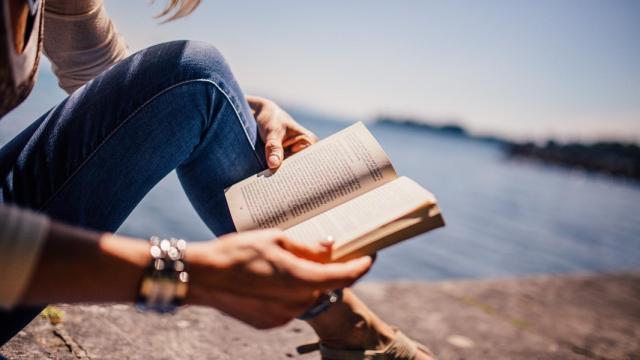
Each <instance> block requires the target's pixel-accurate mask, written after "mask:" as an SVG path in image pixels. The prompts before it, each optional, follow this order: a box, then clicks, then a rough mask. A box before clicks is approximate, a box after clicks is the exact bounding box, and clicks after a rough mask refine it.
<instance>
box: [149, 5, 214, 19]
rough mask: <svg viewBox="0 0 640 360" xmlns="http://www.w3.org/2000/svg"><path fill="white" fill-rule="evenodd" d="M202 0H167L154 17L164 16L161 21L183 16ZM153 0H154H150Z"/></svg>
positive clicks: (189, 12)
mask: <svg viewBox="0 0 640 360" xmlns="http://www.w3.org/2000/svg"><path fill="white" fill-rule="evenodd" d="M201 1H202V0H168V2H167V5H165V7H164V9H162V11H161V12H160V14H158V15H156V18H162V17H165V16H166V19H165V20H164V21H163V22H167V21H172V20H176V19H179V18H182V17H185V16H187V15H189V14H191V13H192V12H193V10H195V9H196V8H197V7H198V5H200V2H201ZM152 2H154V1H152Z"/></svg>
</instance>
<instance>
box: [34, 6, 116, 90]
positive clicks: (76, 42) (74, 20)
mask: <svg viewBox="0 0 640 360" xmlns="http://www.w3.org/2000/svg"><path fill="white" fill-rule="evenodd" d="M44 29H45V30H44V52H45V54H46V55H47V57H48V58H49V59H50V60H51V62H52V63H53V72H54V73H55V74H56V77H57V78H58V81H59V84H60V87H61V88H63V89H64V90H65V91H66V92H67V93H71V92H73V91H74V90H76V89H77V88H79V87H80V86H82V85H84V83H86V82H87V81H89V80H91V79H93V78H94V77H96V76H97V75H98V74H100V73H102V72H103V71H105V70H106V69H108V68H109V67H110V66H112V65H113V64H115V63H117V62H118V61H120V60H122V59H124V58H125V57H127V47H126V44H125V42H124V40H123V39H122V37H121V36H119V35H118V33H117V31H116V29H115V26H114V25H113V23H112V22H111V19H110V18H109V16H108V15H107V12H106V10H105V8H104V5H103V3H102V0H83V1H70V0H47V1H46V2H45V14H44Z"/></svg>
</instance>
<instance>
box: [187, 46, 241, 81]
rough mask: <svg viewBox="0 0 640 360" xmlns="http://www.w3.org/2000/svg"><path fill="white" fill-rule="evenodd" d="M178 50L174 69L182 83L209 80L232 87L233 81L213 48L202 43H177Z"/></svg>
mask: <svg viewBox="0 0 640 360" xmlns="http://www.w3.org/2000/svg"><path fill="white" fill-rule="evenodd" d="M176 45H177V46H178V48H179V49H180V53H179V58H178V59H177V63H176V65H177V68H176V69H175V70H176V71H177V72H178V73H179V75H180V77H182V79H183V80H184V81H188V80H210V81H213V82H214V83H216V84H221V83H222V84H226V85H227V86H232V84H235V79H234V77H233V73H232V72H231V68H230V67H229V65H228V64H227V62H226V60H225V59H224V56H222V53H221V52H220V51H219V50H218V49H216V47H215V46H213V45H211V44H209V43H206V42H202V41H190V40H184V41H178V42H177V44H176Z"/></svg>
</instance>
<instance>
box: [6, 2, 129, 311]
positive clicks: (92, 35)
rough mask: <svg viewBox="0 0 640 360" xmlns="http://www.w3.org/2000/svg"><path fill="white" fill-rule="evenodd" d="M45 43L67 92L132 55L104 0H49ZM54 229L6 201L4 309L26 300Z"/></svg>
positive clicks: (45, 48)
mask: <svg viewBox="0 0 640 360" xmlns="http://www.w3.org/2000/svg"><path fill="white" fill-rule="evenodd" d="M41 15H42V14H40V16H41ZM43 43H44V53H45V55H46V56H47V57H48V58H49V59H50V60H51V63H52V64H53V71H54V73H55V75H56V77H57V78H58V83H59V85H60V87H61V88H63V89H64V90H65V91H66V92H67V93H71V92H73V91H75V90H76V89H78V88H79V87H81V86H82V85H84V83H86V82H87V81H89V80H91V79H93V78H94V77H96V76H97V75H99V74H100V73H102V72H103V71H105V70H106V69H108V68H109V67H111V66H112V65H113V64H115V63H117V62H118V61H120V60H122V59H124V58H125V57H126V56H127V47H126V45H125V43H124V41H123V39H122V38H121V37H120V36H119V35H118V33H117V32H116V29H115V27H114V25H113V23H112V22H111V20H110V19H109V17H108V15H107V12H106V10H105V8H104V5H103V3H102V0H46V2H45V11H44V33H43ZM30 46H36V44H31V45H30ZM48 228H49V220H48V218H47V217H46V216H44V215H39V214H36V213H33V212H30V211H26V210H22V209H19V208H17V207H13V206H9V205H3V204H0V308H5V309H8V308H11V307H13V306H15V305H16V304H18V303H19V302H20V299H21V297H22V295H23V293H24V291H25V290H26V288H27V286H28V284H29V281H30V277H31V275H32V274H33V270H34V267H35V266H36V264H37V262H38V259H39V255H40V250H41V248H42V245H43V243H44V241H45V239H46V236H47V233H48Z"/></svg>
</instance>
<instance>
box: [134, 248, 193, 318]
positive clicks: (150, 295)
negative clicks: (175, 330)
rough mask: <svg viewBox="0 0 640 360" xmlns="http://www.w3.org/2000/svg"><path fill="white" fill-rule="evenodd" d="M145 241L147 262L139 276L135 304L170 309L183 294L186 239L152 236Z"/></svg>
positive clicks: (183, 296)
mask: <svg viewBox="0 0 640 360" xmlns="http://www.w3.org/2000/svg"><path fill="white" fill-rule="evenodd" d="M149 244H150V245H151V247H150V249H149V254H150V255H151V261H150V263H149V266H147V268H146V269H145V272H144V274H143V276H142V281H141V282H140V291H139V292H138V297H137V299H136V304H137V306H138V308H140V309H143V310H152V311H157V312H161V313H166V312H172V311H174V310H175V309H176V308H177V307H178V306H180V305H181V304H182V302H183V300H184V298H185V297H186V296H187V284H188V283H189V274H188V273H187V271H186V264H185V261H184V252H185V250H186V248H187V242H186V241H184V240H183V239H175V238H171V239H160V238H158V237H157V236H152V237H151V239H149Z"/></svg>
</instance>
